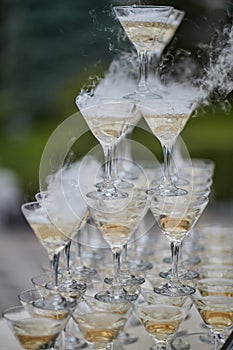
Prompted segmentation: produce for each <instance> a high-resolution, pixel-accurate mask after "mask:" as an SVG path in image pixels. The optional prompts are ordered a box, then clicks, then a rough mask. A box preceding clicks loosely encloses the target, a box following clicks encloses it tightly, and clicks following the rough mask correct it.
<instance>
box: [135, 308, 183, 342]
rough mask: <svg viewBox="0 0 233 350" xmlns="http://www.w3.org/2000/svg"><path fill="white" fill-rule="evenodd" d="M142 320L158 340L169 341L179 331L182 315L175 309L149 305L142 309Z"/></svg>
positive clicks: (147, 329) (148, 330)
mask: <svg viewBox="0 0 233 350" xmlns="http://www.w3.org/2000/svg"><path fill="white" fill-rule="evenodd" d="M140 319H141V321H142V323H143V326H144V327H145V329H146V331H147V332H148V333H149V334H151V335H153V336H154V337H155V338H156V339H158V340H167V338H168V337H169V336H171V335H173V334H174V333H175V332H176V331H177V329H178V327H179V325H180V323H181V321H182V313H181V311H180V310H179V309H177V308H175V307H174V308H166V307H164V306H160V305H154V306H153V305H149V306H146V307H142V309H141V311H140Z"/></svg>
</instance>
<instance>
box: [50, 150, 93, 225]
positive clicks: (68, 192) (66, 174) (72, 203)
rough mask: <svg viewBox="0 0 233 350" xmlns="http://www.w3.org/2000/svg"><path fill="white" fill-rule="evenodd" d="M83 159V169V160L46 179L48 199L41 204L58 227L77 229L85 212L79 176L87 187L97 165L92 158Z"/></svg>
mask: <svg viewBox="0 0 233 350" xmlns="http://www.w3.org/2000/svg"><path fill="white" fill-rule="evenodd" d="M85 158H88V159H86V160H85V167H83V166H82V164H83V159H81V160H79V161H77V162H75V163H70V164H68V165H65V166H64V167H62V168H61V169H59V170H58V171H57V172H56V173H55V174H51V175H49V176H48V178H47V183H48V187H47V193H48V197H47V198H46V199H45V200H44V202H43V203H44V205H45V206H46V211H47V213H48V215H49V218H50V220H51V221H52V222H53V224H55V225H56V226H58V227H64V226H65V225H67V224H68V225H70V227H76V228H77V227H78V226H79V225H80V223H81V222H82V220H83V218H84V217H85V214H86V212H87V203H86V200H85V195H84V194H83V191H82V188H81V184H80V179H79V178H80V176H79V175H80V172H82V178H83V179H85V182H86V183H85V185H86V186H87V187H88V182H90V181H93V179H92V178H91V176H90V174H94V173H96V171H97V169H98V167H99V164H98V162H97V161H96V160H95V159H94V158H93V157H90V156H86V157H85ZM89 186H90V185H89Z"/></svg>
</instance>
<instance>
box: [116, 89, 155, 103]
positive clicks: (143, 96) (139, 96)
mask: <svg viewBox="0 0 233 350" xmlns="http://www.w3.org/2000/svg"><path fill="white" fill-rule="evenodd" d="M123 98H124V99H127V100H131V101H135V102H141V101H143V100H154V99H161V98H162V96H161V95H158V94H156V93H154V92H152V91H150V90H149V89H146V88H145V89H140V88H138V89H136V90H135V91H134V92H133V93H131V94H127V95H124V96H123Z"/></svg>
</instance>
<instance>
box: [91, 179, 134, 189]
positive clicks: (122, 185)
mask: <svg viewBox="0 0 233 350" xmlns="http://www.w3.org/2000/svg"><path fill="white" fill-rule="evenodd" d="M113 183H114V186H116V188H117V189H120V190H124V189H127V188H129V189H130V188H133V187H134V185H133V184H132V183H131V182H128V181H125V180H122V179H120V178H117V179H115V180H113ZM103 185H104V183H103V182H99V183H97V184H95V187H97V188H98V189H102V188H103Z"/></svg>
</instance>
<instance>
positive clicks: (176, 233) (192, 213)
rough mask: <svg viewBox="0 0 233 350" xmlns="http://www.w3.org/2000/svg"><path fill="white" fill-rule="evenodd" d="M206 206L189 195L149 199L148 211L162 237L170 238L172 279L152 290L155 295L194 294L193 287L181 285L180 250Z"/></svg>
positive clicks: (204, 198) (206, 199)
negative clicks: (150, 212)
mask: <svg viewBox="0 0 233 350" xmlns="http://www.w3.org/2000/svg"><path fill="white" fill-rule="evenodd" d="M207 203H208V197H203V196H197V195H192V194H190V195H186V196H174V197H171V196H169V197H164V196H154V197H153V198H152V200H151V211H152V213H153V215H154V216H155V219H156V220H157V223H158V225H159V227H160V228H161V230H162V232H163V234H165V236H166V237H167V238H168V239H169V242H170V247H171V256H172V274H171V279H170V281H169V282H168V283H166V284H165V285H162V286H161V287H159V288H155V291H156V292H157V293H159V294H164V295H172V296H178V295H187V294H192V293H194V292H195V289H194V288H193V287H191V286H188V285H183V284H182V283H181V282H180V280H179V271H178V263H179V251H180V248H181V243H182V241H183V239H184V237H186V236H187V235H188V234H189V233H190V231H191V229H192V228H193V227H194V225H195V223H196V222H197V220H198V219H199V217H200V216H201V214H202V212H203V210H204V209H205V207H206V205H207Z"/></svg>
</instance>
